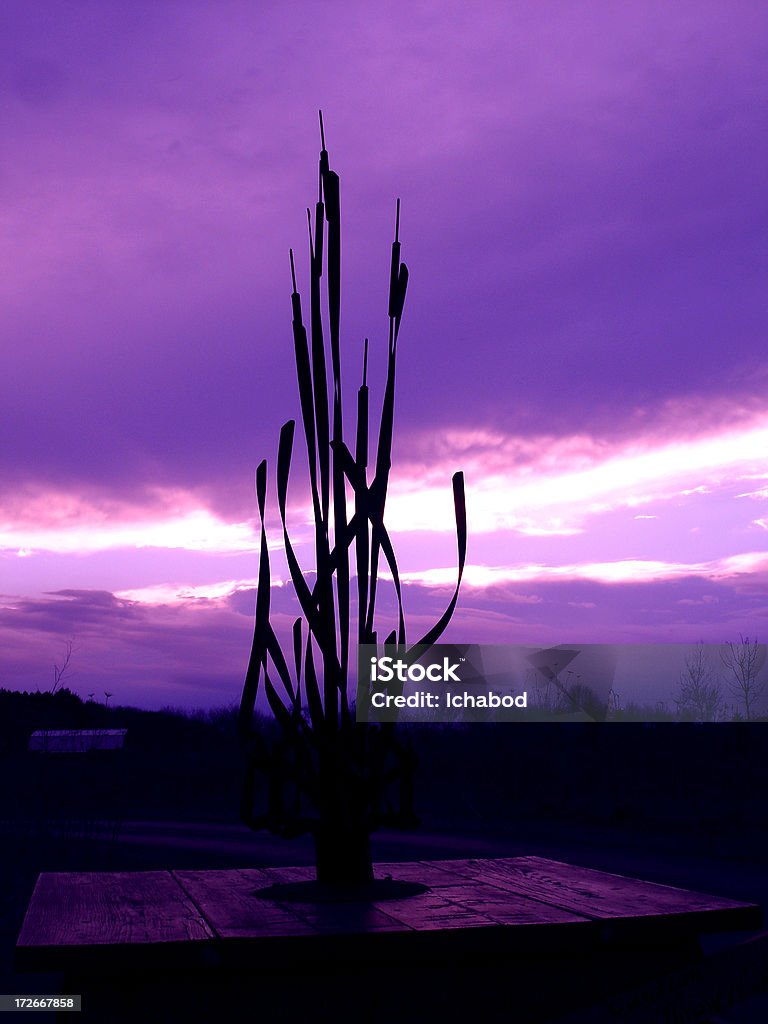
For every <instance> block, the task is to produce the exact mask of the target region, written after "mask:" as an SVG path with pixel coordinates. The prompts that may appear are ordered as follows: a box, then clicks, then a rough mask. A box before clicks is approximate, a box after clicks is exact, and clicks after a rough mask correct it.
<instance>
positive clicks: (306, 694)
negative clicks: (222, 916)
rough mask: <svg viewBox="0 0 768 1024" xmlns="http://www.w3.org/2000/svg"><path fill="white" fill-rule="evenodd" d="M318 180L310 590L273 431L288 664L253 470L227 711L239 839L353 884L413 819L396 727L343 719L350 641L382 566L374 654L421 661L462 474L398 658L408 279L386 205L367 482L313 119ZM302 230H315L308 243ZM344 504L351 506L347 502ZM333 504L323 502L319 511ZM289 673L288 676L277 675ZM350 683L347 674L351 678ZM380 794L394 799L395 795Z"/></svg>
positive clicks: (302, 354)
mask: <svg viewBox="0 0 768 1024" xmlns="http://www.w3.org/2000/svg"><path fill="white" fill-rule="evenodd" d="M320 136H321V146H322V148H321V153H320V174H319V190H318V200H317V203H316V204H315V210H314V218H313V216H312V213H311V212H310V210H309V209H308V210H307V218H308V222H309V267H310V325H309V326H310V333H309V340H308V338H307V330H306V328H305V326H304V322H303V319H302V308H301V298H300V295H299V291H298V288H297V284H296V268H295V264H294V258H293V251H291V253H290V264H291V280H292V289H293V290H292V294H291V304H292V310H293V342H294V351H295V358H296V378H297V382H298V390H299V400H300V406H301V424H302V428H303V433H304V440H305V443H306V451H307V459H308V467H309V488H310V492H311V502H312V510H313V517H314V527H315V537H314V540H315V581H314V583H310V582H309V580H308V578H307V577H306V576H305V574H304V571H303V570H302V568H301V566H300V565H299V562H298V559H297V557H296V553H295V551H294V548H293V545H292V543H291V539H290V535H289V531H288V525H287V522H286V506H287V496H288V480H289V476H290V470H291V462H292V457H293V441H294V433H295V422H294V421H293V420H289V421H288V422H287V423H286V424H285V425H284V426H283V428H282V430H281V432H280V441H279V445H278V455H277V504H278V509H279V513H280V519H281V523H282V529H283V543H284V548H285V555H286V559H287V563H288V568H289V571H290V576H291V580H292V582H293V586H294V588H295V590H296V596H297V599H298V604H299V607H300V611H301V615H300V616H299V617H297V618H296V620H295V622H294V624H293V644H292V648H293V650H292V652H291V655H289V656H286V655H285V654H284V652H283V649H282V647H281V645H280V642H279V640H278V638H277V636H276V634H275V631H274V629H273V626H272V622H271V619H270V585H271V576H270V563H269V550H268V546H267V535H266V528H265V508H266V497H267V463H266V460H265V461H263V462H261V464H260V465H259V467H258V469H257V471H256V498H257V504H258V510H259V518H260V522H261V548H260V559H259V574H258V585H257V592H256V616H255V627H254V634H253V645H252V649H251V655H250V659H249V663H248V670H247V674H246V678H245V684H244V687H243V695H242V701H241V705H240V718H239V722H240V732H241V736H242V737H243V739H244V740H245V741H246V742H247V744H248V749H249V756H248V764H247V769H246V775H245V782H244V786H243V791H242V802H241V815H242V818H243V821H244V822H245V823H246V824H248V825H249V826H250V827H251V828H254V829H262V828H267V829H269V830H270V831H272V832H274V833H277V834H279V835H283V836H289V837H290V836H297V835H300V834H303V833H305V832H311V833H312V834H313V836H314V840H315V850H316V858H317V879H318V882H320V883H327V884H333V885H339V884H341V885H356V884H364V883H367V882H369V881H370V880H371V879H372V877H373V873H372V864H371V856H370V844H369V836H370V833H371V831H372V830H373V829H374V828H376V827H378V826H380V825H390V826H399V827H407V826H408V825H410V824H412V823H413V822H414V821H415V818H414V814H413V806H412V797H411V794H412V774H413V768H414V757H413V755H412V752H411V751H410V748H409V747H408V745H407V744H406V743H403V742H401V741H400V740H399V738H398V735H397V732H396V725H395V724H394V723H391V722H390V723H369V722H366V721H361V722H359V721H357V720H356V717H355V711H354V709H353V708H352V707H351V706H350V699H349V691H348V686H349V681H350V679H349V677H350V631H351V621H352V615H351V612H352V608H353V607H354V605H356V612H357V644H358V645H360V644H371V645H376V644H377V642H378V633H377V629H376V596H377V585H378V582H379V564H380V562H381V561H382V559H383V561H384V562H386V565H387V567H388V570H389V574H390V575H391V577H392V581H393V583H394V590H395V594H396V598H397V609H398V611H397V626H396V628H395V629H393V630H392V631H391V632H390V633H389V634H388V635H387V636H386V639H385V640H384V648H385V649H386V650H387V651H388V653H392V654H397V655H398V656H400V657H405V658H408V656H409V655H410V656H411V657H412V658H413V657H416V656H417V652H416V650H415V649H416V648H418V649H419V653H423V652H424V651H425V650H428V649H429V647H430V646H431V645H432V644H434V643H435V642H436V641H437V640H438V639H439V637H440V636H441V634H442V633H443V631H444V630H445V628H446V626H447V625H448V623H449V621H450V619H451V617H452V615H453V612H454V609H455V607H456V602H457V600H458V595H459V587H460V585H461V578H462V574H463V571H464V561H465V554H466V513H465V504H464V478H463V474H461V473H456V474H455V475H454V477H453V498H454V507H455V516H456V537H457V542H458V579H457V582H456V589H455V591H454V593H453V596H452V598H451V600H450V602H449V604H448V606H447V608H446V610H445V612H444V613H443V615H442V617H441V618H440V619H439V620H438V621H437V622H436V623H435V625H434V626H433V627H432V628H431V629H430V630H429V631H428V632H427V633H426V635H424V636H423V637H421V639H420V640H419V641H418V643H417V644H415V645H412V646H409V645H408V644H407V641H406V628H405V617H404V613H403V594H402V588H401V583H400V576H399V573H398V567H397V561H396V558H395V553H394V550H393V547H392V542H391V540H390V537H389V534H388V532H387V529H386V527H385V525H384V507H385V503H386V497H387V488H388V482H389V473H390V464H391V451H392V437H393V422H394V408H395V369H396V363H397V344H398V335H399V333H400V323H401V319H402V315H403V306H404V303H405V293H406V288H407V285H408V269H407V267H406V265H405V264H404V263H402V262H401V260H400V238H399V232H400V201H399V200H398V202H397V214H396V226H395V240H394V242H393V244H392V263H391V270H390V281H389V308H388V315H389V341H388V349H387V377H386V384H385V389H384V396H383V401H382V409H381V420H380V423H379V431H378V438H377V440H376V446H375V452H376V454H375V465H374V468H373V475H372V479H371V481H370V483H369V467H368V456H369V432H368V431H369V408H368V396H369V392H368V339H367V338H366V339H365V343H364V351H363V374H362V383H361V385H360V387H359V389H358V392H357V410H356V413H357V416H356V428H355V441H354V454H353V453H352V451H351V450H350V448H349V447H348V446H347V444H346V442H345V440H344V429H343V427H344V420H343V415H342V388H341V348H340V338H339V319H340V305H341V219H340V208H339V177H338V175H337V174H336V173H335V172H334V171H332V170H331V168H330V164H329V160H328V152H327V150H326V147H325V135H324V130H323V118H322V112H321V114H320ZM313 221H314V230H313ZM324 256H325V275H326V286H327V327H328V334H329V342H330V344H329V348H330V371H331V374H330V384H331V388H330V402H329V388H328V373H327V359H326V343H325V334H324V331H325V322H326V318H324V317H323V314H322V311H321V280H322V277H323V264H324ZM348 489H349V491H350V493H351V498H352V501H351V503H350V502H348ZM331 499H332V501H331ZM352 550H354V555H355V577H356V579H355V586H356V591H357V593H356V596H355V598H354V599H353V596H352V582H353V581H352V578H351V575H350V557H351V554H350V553H351V551H352ZM289 665H290V667H289ZM354 667H355V669H356V665H355V666H354ZM261 685H263V687H264V693H265V695H266V700H267V702H268V704H269V707H270V709H271V711H272V713H273V715H274V717H275V719H276V723H277V730H276V736H277V738H276V739H273V741H271V742H270V743H269V744H267V741H266V740H265V739H264V737H263V736H261V735H260V733H259V731H258V730H256V729H254V727H253V718H254V708H255V703H256V699H257V695H258V692H259V688H260V686H261ZM259 774H266V777H267V794H268V795H267V798H266V806H265V807H262V808H261V809H260V810H259V811H258V812H257V810H256V807H255V805H256V794H257V785H256V779H257V776H258V775H259ZM393 794H394V795H393Z"/></svg>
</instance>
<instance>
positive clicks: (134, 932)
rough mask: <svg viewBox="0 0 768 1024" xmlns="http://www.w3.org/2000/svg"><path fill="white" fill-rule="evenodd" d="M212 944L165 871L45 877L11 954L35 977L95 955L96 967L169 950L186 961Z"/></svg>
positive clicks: (203, 924)
mask: <svg viewBox="0 0 768 1024" xmlns="http://www.w3.org/2000/svg"><path fill="white" fill-rule="evenodd" d="M212 937H213V932H212V931H211V928H210V927H209V925H208V924H207V922H206V921H205V920H204V918H203V917H202V915H201V914H200V912H199V911H198V909H197V907H196V906H195V905H194V904H193V903H192V901H191V900H190V899H189V898H188V897H187V896H186V894H185V893H184V892H183V890H182V889H181V887H180V886H179V885H178V883H177V882H176V881H175V880H174V879H173V878H172V877H171V875H170V874H169V873H168V872H167V871H140V872H98V873H95V872H82V873H49V874H42V875H40V877H39V878H38V880H37V884H36V885H35V889H34V892H33V893H32V898H31V900H30V904H29V908H28V910H27V914H26V917H25V919H24V923H23V925H22V928H21V933H20V935H19V939H18V942H17V946H16V948H17V959H18V962H19V965H20V966H22V967H24V966H25V965H27V966H28V967H29V969H38V970H39V969H47V967H46V965H47V964H49V963H51V964H53V963H57V962H64V960H66V962H71V957H70V954H79V953H80V952H81V951H82V950H93V949H98V950H99V959H100V961H101V962H103V961H104V959H105V957H104V953H105V952H108V951H109V950H113V951H114V958H118V959H119V957H120V956H121V953H122V951H125V950H134V951H136V950H140V949H147V950H149V949H152V950H158V949H160V950H162V949H165V950H166V951H167V950H170V948H171V947H173V948H174V951H175V950H176V949H178V948H183V949H186V950H187V959H189V954H190V953H191V954H193V956H194V957H198V956H199V955H200V948H199V947H200V946H205V945H207V944H208V943H210V942H211V940H212ZM61 953H64V954H65V957H64V960H62V958H61V957H60V956H59V955H58V954H61ZM110 955H112V954H110ZM54 969H58V968H54Z"/></svg>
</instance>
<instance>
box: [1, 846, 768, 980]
mask: <svg viewBox="0 0 768 1024" xmlns="http://www.w3.org/2000/svg"><path fill="white" fill-rule="evenodd" d="M313 876H314V872H313V869H312V868H303V867H302V868H263V869H261V868H250V869H239V870H221V871H211V870H206V871H141V872H117V873H66V874H65V873H55V874H42V875H40V877H39V879H38V882H37V885H36V887H35V890H34V892H33V894H32V898H31V900H30V905H29V908H28V911H27V915H26V918H25V920H24V924H23V926H22V929H21V933H20V935H19V939H18V942H17V963H18V966H19V968H20V969H22V970H37V971H59V970H68V969H71V968H72V967H73V966H76V968H77V970H79V971H83V972H87V971H88V970H89V969H93V970H101V969H103V968H104V967H105V966H107V967H111V968H113V969H114V968H116V967H117V966H119V965H124V966H125V967H126V968H128V967H131V966H136V967H141V968H148V967H149V968H152V967H157V968H161V967H164V966H167V965H168V964H174V965H176V966H181V967H194V966H196V965H205V964H207V965H217V964H237V963H238V961H239V960H240V959H244V960H247V959H248V958H252V957H253V954H254V953H255V952H258V954H259V962H260V963H262V964H264V963H265V962H267V961H269V960H270V959H272V958H274V960H275V962H278V961H279V960H280V959H281V958H284V957H286V956H289V957H291V958H292V959H291V962H292V963H296V962H298V961H301V960H303V959H305V958H306V959H312V960H313V961H316V960H317V959H318V958H321V959H322V958H324V957H328V958H331V957H336V956H338V955H340V954H341V953H343V954H345V955H352V956H355V957H358V958H360V959H366V958H368V959H372V958H381V957H382V956H385V957H386V956H392V957H395V958H397V957H399V956H407V955H410V954H412V953H413V952H415V951H417V950H421V951H425V952H430V951H431V952H435V953H437V954H440V953H442V952H444V951H452V952H454V953H455V952H460V951H461V950H462V949H464V950H471V951H481V950H484V949H492V950H494V951H497V952H503V951H506V950H512V949H517V950H525V951H532V950H533V951H535V950H557V949H560V950H566V949H568V948H577V949H579V950H580V951H582V952H586V951H588V950H589V949H590V948H598V947H599V946H601V945H604V944H605V942H606V941H607V937H609V936H615V935H616V934H622V935H623V936H624V938H629V939H631V938H632V936H633V935H637V936H644V937H646V938H647V937H648V935H649V934H650V933H651V932H655V934H657V935H659V936H665V935H669V934H670V933H672V932H674V933H675V934H677V935H694V934H696V933H698V932H702V931H719V930H726V929H748V928H755V927H758V926H759V924H760V922H761V917H762V915H761V911H760V908H759V907H757V906H756V905H754V904H748V903H740V902H737V901H734V900H728V899H722V898H720V897H716V896H708V895H705V894H703V893H697V892H691V891H688V890H684V889H676V888H672V887H670V886H664V885H657V884H655V883H651V882H644V881H641V880H639V879H635V878H625V877H623V876H621V875H613V874H609V873H607V872H604V871H595V870H592V869H589V868H583V867H577V866H574V865H570V864H563V863H560V862H557V861H552V860H547V859H545V858H542V857H511V858H501V859H492V860H491V859H489V860H445V861H414V862H408V863H402V864H399V863H392V864H378V865H377V866H376V876H377V878H382V879H383V878H386V877H387V876H391V877H392V878H395V879H401V880H403V881H419V882H422V883H424V884H426V885H428V886H429V891H428V892H425V893H424V894H421V895H417V896H410V897H408V898H404V899H403V898H397V899H378V898H374V899H371V900H361V901H357V902H347V903H311V902H306V903H305V902H285V901H275V900H273V899H266V898H264V897H263V896H260V895H259V890H263V889H266V888H267V887H269V886H272V885H274V884H275V883H286V882H301V881H304V880H309V879H311V878H312V877H313Z"/></svg>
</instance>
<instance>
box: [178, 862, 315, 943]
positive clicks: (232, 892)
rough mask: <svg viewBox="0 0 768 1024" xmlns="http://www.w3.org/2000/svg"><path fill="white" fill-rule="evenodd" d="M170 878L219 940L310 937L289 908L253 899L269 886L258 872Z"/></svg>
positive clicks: (186, 874) (191, 873) (190, 873)
mask: <svg viewBox="0 0 768 1024" xmlns="http://www.w3.org/2000/svg"><path fill="white" fill-rule="evenodd" d="M172 874H173V877H174V878H175V879H176V881H177V882H178V883H179V885H180V886H181V888H182V889H183V890H184V892H185V893H186V894H187V896H189V898H190V900H192V901H193V902H194V904H195V905H196V906H197V907H198V908H199V909H200V912H201V913H202V914H203V915H204V916H205V920H206V922H207V923H208V926H209V928H210V929H211V931H212V932H213V933H214V934H215V935H216V936H217V937H218V938H220V939H233V938H243V937H245V936H258V935H263V936H270V935H311V934H314V931H313V929H312V928H311V927H310V926H309V925H308V924H307V923H306V921H305V920H304V919H303V918H302V917H301V915H300V914H297V913H296V911H295V910H294V909H293V908H292V907H291V906H286V905H284V904H281V903H275V902H273V901H272V900H263V899H259V898H258V897H257V896H255V895H254V894H255V893H256V892H257V890H258V889H262V888H264V887H265V886H268V885H270V884H272V880H271V879H270V878H269V876H268V875H267V873H266V872H265V871H262V870H260V869H258V868H243V869H240V870H227V871H174V872H172Z"/></svg>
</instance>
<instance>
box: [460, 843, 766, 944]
mask: <svg viewBox="0 0 768 1024" xmlns="http://www.w3.org/2000/svg"><path fill="white" fill-rule="evenodd" d="M440 863H444V864H445V865H446V866H448V863H450V870H451V871H453V872H454V873H456V874H460V875H463V876H464V877H465V878H467V879H468V880H471V881H472V882H473V883H475V884H476V883H478V882H482V883H485V884H487V885H491V886H494V887H496V888H497V889H499V890H501V891H503V892H509V893H515V894H518V895H523V896H527V897H529V898H531V899H535V900H539V901H541V902H542V903H546V904H548V905H549V906H556V907H561V908H563V909H566V910H569V911H572V912H573V913H575V914H579V915H582V916H584V917H588V918H591V919H598V920H607V919H616V920H624V919H631V918H644V917H685V916H688V915H697V916H698V915H700V914H709V915H719V916H720V917H721V918H722V919H723V920H726V919H727V918H728V917H733V918H734V920H735V919H736V918H737V917H739V916H743V917H744V919H745V920H746V919H747V918H749V919H750V920H751V921H752V922H753V923H754V921H755V920H756V914H755V912H756V911H758V910H759V908H757V907H756V906H755V905H754V904H747V903H741V902H739V901H737V900H730V899H725V898H723V897H720V896H711V895H708V894H705V893H699V892H694V891H692V890H688V889H677V888H675V887H673V886H669V885H660V884H658V883H656V882H645V881H642V880H641V879H639V878H628V877H625V876H624V875H615V874H611V873H609V872H607V871H596V870H595V869H593V868H584V867H578V866H576V865H573V864H564V863H562V862H560V861H554V860H548V859H547V858H544V857H508V858H493V859H487V860H486V859H481V860H466V861H451V862H440ZM715 922H716V916H713V917H712V923H713V924H715ZM745 926H746V927H749V924H747V925H745Z"/></svg>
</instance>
